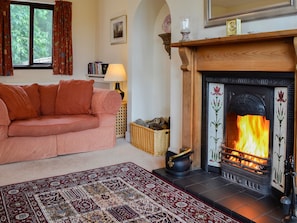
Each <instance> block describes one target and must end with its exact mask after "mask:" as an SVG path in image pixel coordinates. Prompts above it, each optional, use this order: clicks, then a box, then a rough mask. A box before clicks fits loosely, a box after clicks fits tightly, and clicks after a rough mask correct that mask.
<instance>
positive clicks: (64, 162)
mask: <svg viewBox="0 0 297 223" xmlns="http://www.w3.org/2000/svg"><path fill="white" fill-rule="evenodd" d="M123 162H133V163H135V164H137V165H139V166H141V167H143V168H144V169H146V170H148V171H152V170H153V169H158V168H162V167H164V166H165V158H164V156H153V155H151V154H148V153H146V152H144V151H142V150H140V149H137V148H135V147H134V146H132V145H131V144H130V143H128V142H126V141H125V139H123V138H119V139H117V144H116V146H115V147H114V148H111V149H105V150H100V151H95V152H87V153H80V154H71V155H65V156H59V157H55V158H50V159H44V160H36V161H29V162H18V163H11V164H4V165H0V186H3V185H7V184H13V183H19V182H24V181H29V180H34V179H40V178H44V177H51V176H57V175H62V174H67V173H71V172H77V171H82V170H88V169H94V168H98V167H104V166H108V165H112V164H118V163H123Z"/></svg>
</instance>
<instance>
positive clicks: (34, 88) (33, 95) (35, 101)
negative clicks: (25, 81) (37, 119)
mask: <svg viewBox="0 0 297 223" xmlns="http://www.w3.org/2000/svg"><path fill="white" fill-rule="evenodd" d="M21 87H22V88H23V89H24V90H25V91H26V93H27V95H28V96H29V98H30V100H31V103H32V105H33V107H34V108H35V111H36V112H37V114H38V115H40V95H39V86H38V84H31V85H23V86H21Z"/></svg>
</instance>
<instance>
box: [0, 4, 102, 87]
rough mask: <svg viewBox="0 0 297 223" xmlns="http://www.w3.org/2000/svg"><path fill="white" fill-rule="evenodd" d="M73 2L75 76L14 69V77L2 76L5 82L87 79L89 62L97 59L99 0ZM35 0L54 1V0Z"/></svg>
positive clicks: (54, 81) (2, 80)
mask: <svg viewBox="0 0 297 223" xmlns="http://www.w3.org/2000/svg"><path fill="white" fill-rule="evenodd" d="M70 1H71V2H72V20H73V23H72V39H73V76H61V75H53V74H52V73H53V71H52V70H14V76H12V77H0V82H5V83H34V82H36V83H56V82H58V81H59V80H60V79H85V74H86V73H87V64H88V62H90V61H93V60H94V59H95V53H96V49H95V43H96V42H97V41H98V40H97V39H96V35H95V33H96V29H97V27H98V24H97V22H98V19H97V17H98V14H97V13H98V12H97V4H98V1H97V0H87V2H88V4H86V1H81V0H70ZM31 2H34V0H31ZM35 2H47V3H54V0H36V1H35Z"/></svg>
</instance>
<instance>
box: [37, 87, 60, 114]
mask: <svg viewBox="0 0 297 223" xmlns="http://www.w3.org/2000/svg"><path fill="white" fill-rule="evenodd" d="M57 91H58V85H57V84H50V85H40V86H39V94H40V112H41V114H42V115H54V114H55V106H56V97H57Z"/></svg>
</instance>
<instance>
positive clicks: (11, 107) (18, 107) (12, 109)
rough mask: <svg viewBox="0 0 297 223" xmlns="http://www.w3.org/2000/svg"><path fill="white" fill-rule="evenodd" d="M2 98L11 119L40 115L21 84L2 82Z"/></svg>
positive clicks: (0, 95)
mask: <svg viewBox="0 0 297 223" xmlns="http://www.w3.org/2000/svg"><path fill="white" fill-rule="evenodd" d="M0 98H1V99H2V100H3V101H4V102H5V104H6V106H7V109H8V115H9V118H10V120H16V119H28V118H34V117H37V116H38V114H37V112H36V110H35V109H34V107H33V105H32V102H31V100H30V98H29V96H28V94H27V93H26V91H25V90H24V89H23V88H22V87H20V86H15V85H6V84H0Z"/></svg>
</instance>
